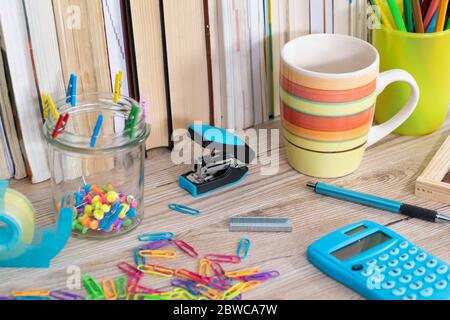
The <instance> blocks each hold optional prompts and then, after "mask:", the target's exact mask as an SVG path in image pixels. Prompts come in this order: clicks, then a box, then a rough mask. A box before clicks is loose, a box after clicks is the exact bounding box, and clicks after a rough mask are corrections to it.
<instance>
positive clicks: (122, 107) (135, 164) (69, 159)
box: [44, 93, 150, 239]
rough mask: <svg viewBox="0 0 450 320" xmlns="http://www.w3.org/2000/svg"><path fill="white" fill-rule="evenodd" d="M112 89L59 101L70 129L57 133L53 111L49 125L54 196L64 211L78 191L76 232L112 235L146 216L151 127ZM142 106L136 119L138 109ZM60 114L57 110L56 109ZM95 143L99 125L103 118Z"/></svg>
mask: <svg viewBox="0 0 450 320" xmlns="http://www.w3.org/2000/svg"><path fill="white" fill-rule="evenodd" d="M113 98H114V96H113V94H111V93H91V94H83V95H79V96H77V97H76V106H72V105H71V103H67V102H66V99H64V100H62V101H59V102H57V103H56V109H57V112H58V113H59V115H62V116H65V115H66V114H67V115H68V118H67V123H66V126H65V129H64V130H62V131H61V132H60V133H59V134H57V136H56V138H55V137H54V131H55V128H56V127H57V124H58V119H57V118H56V117H55V116H52V112H51V111H49V115H48V117H47V121H46V123H45V126H44V130H45V137H46V140H47V143H48V149H49V150H48V152H49V163H50V171H51V188H52V198H53V202H54V205H55V209H56V210H55V212H59V206H60V203H61V200H62V199H63V197H64V196H65V195H68V194H71V195H74V196H75V199H76V204H75V213H74V220H73V224H72V229H73V235H75V236H77V237H81V238H88V239H89V238H90V239H108V238H111V237H114V236H118V235H122V234H124V233H126V232H129V231H131V230H133V229H134V228H136V227H137V226H138V225H139V224H140V222H141V220H142V217H143V209H144V208H143V183H144V160H145V141H146V140H147V138H148V136H149V134H150V127H149V125H148V124H147V123H146V122H145V115H144V112H142V111H141V110H140V109H138V108H139V104H138V103H137V102H136V101H134V100H133V99H130V98H127V97H123V96H122V97H120V100H119V101H118V102H117V103H115V102H113ZM132 110H134V111H137V110H138V115H137V117H135V118H136V120H135V121H134V122H133V121H132V119H133V116H132V115H133V114H134V113H133V112H132ZM56 116H58V114H56ZM101 117H102V118H103V123H102V124H101V126H100V130H99V133H98V137H97V140H96V142H94V144H92V145H91V143H92V142H93V141H92V140H93V138H92V137H93V134H94V131H95V127H96V126H97V125H98V122H100V121H99V119H100V118H101Z"/></svg>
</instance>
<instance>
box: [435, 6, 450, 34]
mask: <svg viewBox="0 0 450 320" xmlns="http://www.w3.org/2000/svg"><path fill="white" fill-rule="evenodd" d="M447 8H448V0H442V1H441V2H440V4H439V11H438V17H437V22H436V29H435V31H436V32H441V31H443V30H444V25H445V17H446V16H447Z"/></svg>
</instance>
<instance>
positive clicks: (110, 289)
mask: <svg viewBox="0 0 450 320" xmlns="http://www.w3.org/2000/svg"><path fill="white" fill-rule="evenodd" d="M102 289H103V292H104V294H105V299H106V300H117V290H116V284H115V283H114V281H113V280H112V279H109V278H108V279H104V280H103V281H102Z"/></svg>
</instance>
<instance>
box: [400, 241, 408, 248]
mask: <svg viewBox="0 0 450 320" xmlns="http://www.w3.org/2000/svg"><path fill="white" fill-rule="evenodd" d="M408 246H409V243H408V241H403V242H402V243H400V245H399V247H400V249H406V248H408Z"/></svg>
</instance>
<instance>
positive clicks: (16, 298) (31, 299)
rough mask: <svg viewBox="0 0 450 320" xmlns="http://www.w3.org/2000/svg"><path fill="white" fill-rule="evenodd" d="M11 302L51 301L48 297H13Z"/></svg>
mask: <svg viewBox="0 0 450 320" xmlns="http://www.w3.org/2000/svg"><path fill="white" fill-rule="evenodd" d="M13 300H30V301H35V300H52V298H51V297H49V296H24V297H15V298H14V299H13Z"/></svg>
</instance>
